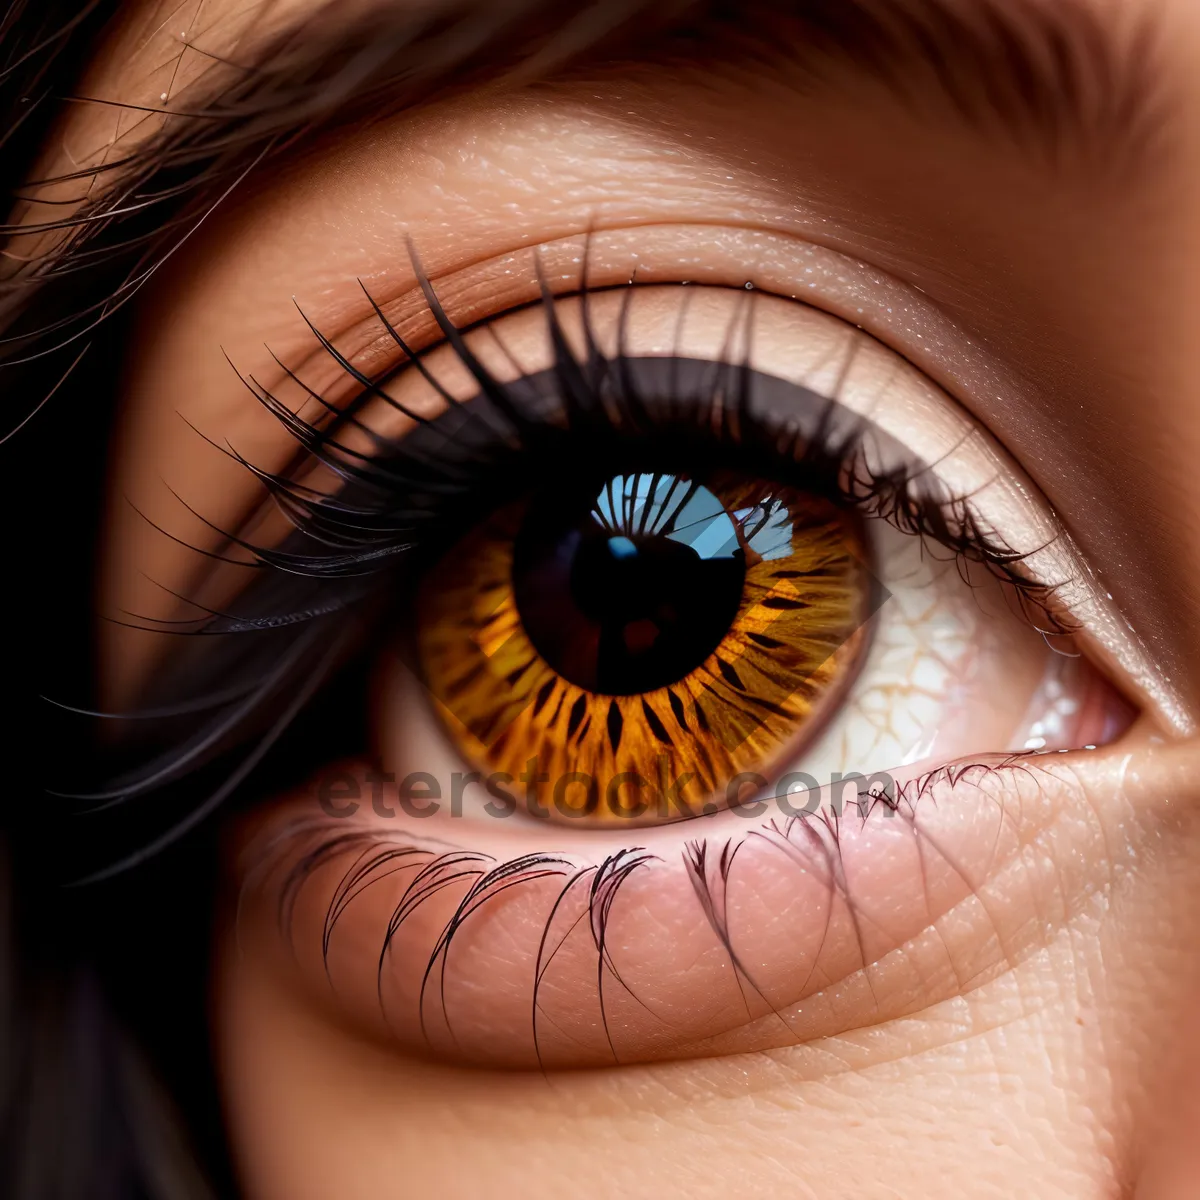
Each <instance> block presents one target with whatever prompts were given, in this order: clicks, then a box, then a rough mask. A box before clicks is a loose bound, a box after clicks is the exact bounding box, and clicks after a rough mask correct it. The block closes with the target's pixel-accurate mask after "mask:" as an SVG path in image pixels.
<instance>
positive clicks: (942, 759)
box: [378, 455, 1132, 828]
mask: <svg viewBox="0 0 1200 1200" xmlns="http://www.w3.org/2000/svg"><path fill="white" fill-rule="evenodd" d="M560 467H561V464H560ZM781 477H782V473H781V474H780V475H778V476H776V477H770V476H767V475H766V474H763V475H759V474H755V473H752V472H749V471H741V470H735V469H729V468H712V467H705V468H703V469H691V470H689V469H686V468H685V467H684V466H682V465H681V464H680V463H678V462H676V463H669V462H668V461H667V456H666V455H664V456H663V462H662V465H661V468H655V466H654V465H652V464H647V463H645V462H641V463H639V464H638V466H637V467H636V468H629V469H624V470H608V469H591V468H586V467H585V468H580V469H578V470H562V469H558V470H555V471H553V472H552V473H550V474H549V478H550V479H552V482H546V483H544V484H542V485H541V486H534V487H532V488H530V489H529V490H528V491H527V492H526V493H525V494H523V495H520V496H519V497H518V498H517V499H515V500H510V501H507V502H504V503H501V504H500V505H499V506H497V507H494V508H491V509H489V508H488V507H487V505H486V504H481V512H480V515H479V518H478V520H476V521H475V522H474V524H472V525H471V526H470V528H468V530H467V532H466V533H465V534H463V535H462V536H461V537H460V538H459V539H458V540H457V541H456V543H455V544H454V545H453V546H452V547H451V548H450V549H448V550H447V551H446V552H445V553H443V554H442V555H441V556H440V557H439V558H438V560H437V561H436V563H435V564H434V565H433V566H432V567H431V568H430V569H429V570H427V571H426V572H425V574H424V577H423V578H422V580H421V581H420V583H419V586H418V587H417V589H416V599H415V604H414V607H413V616H414V622H415V638H414V644H415V646H416V658H417V671H416V677H417V678H419V680H420V682H421V683H422V684H423V685H424V689H425V693H426V696H427V697H428V698H429V699H430V700H431V701H432V703H431V704H429V705H428V706H427V707H428V708H429V709H430V710H431V711H433V712H436V713H437V714H438V715H439V716H440V718H441V726H442V730H443V735H444V742H445V743H446V744H447V747H448V749H447V758H446V760H439V762H441V765H442V766H443V767H445V766H447V765H448V763H449V764H454V765H461V764H462V763H463V762H464V760H465V764H466V765H468V766H469V767H470V768H472V769H473V770H476V771H478V772H479V774H480V778H481V779H484V778H486V788H487V791H488V792H489V793H490V794H491V800H490V805H491V806H490V807H489V812H493V813H494V812H497V811H499V812H503V813H504V814H505V815H509V814H511V813H512V812H518V813H521V814H523V815H533V816H538V817H547V818H550V819H551V820H555V821H562V822H572V823H575V824H577V825H579V826H580V827H608V828H616V827H618V825H619V824H620V823H627V824H629V823H632V824H634V825H638V824H652V823H663V822H671V821H675V820H679V819H683V818H688V817H694V816H698V815H705V814H710V813H716V812H717V811H720V810H725V809H732V810H735V811H741V810H743V809H744V808H746V807H747V806H753V808H754V811H755V812H761V811H762V807H761V806H762V803H763V800H764V798H765V797H770V796H774V797H775V798H776V799H779V798H780V797H781V796H783V797H784V798H785V799H786V800H787V801H788V804H789V806H790V807H789V812H791V811H792V809H793V808H794V806H795V793H796V791H808V792H810V793H813V794H815V793H816V792H817V790H818V789H821V788H824V787H825V786H826V785H828V784H830V783H832V782H835V781H836V780H838V779H842V778H846V777H853V775H854V774H858V775H860V776H862V777H865V778H867V779H871V778H878V777H879V776H880V774H881V773H882V774H885V775H886V774H888V773H895V772H898V771H901V770H903V771H908V772H916V771H917V770H918V769H919V768H921V767H922V766H929V767H932V766H935V765H941V764H944V763H946V762H949V761H953V760H956V759H960V758H962V757H964V756H968V755H976V754H978V755H987V754H1008V753H1013V752H1018V753H1020V752H1039V751H1055V750H1062V749H1068V748H1075V747H1084V746H1098V745H1101V744H1103V743H1105V742H1107V741H1111V740H1113V739H1114V738H1115V737H1117V736H1118V735H1119V734H1120V733H1121V732H1122V731H1123V730H1124V729H1125V728H1126V727H1127V726H1128V725H1129V723H1130V721H1131V719H1132V712H1131V710H1130V708H1129V706H1128V704H1127V703H1126V702H1125V701H1124V700H1122V699H1121V697H1120V696H1119V695H1118V693H1117V692H1116V690H1115V689H1114V688H1112V687H1111V685H1109V684H1108V683H1107V681H1106V680H1105V679H1104V677H1103V676H1101V675H1100V674H1099V672H1097V671H1096V670H1095V669H1094V668H1093V667H1092V666H1091V665H1090V664H1089V662H1088V661H1087V660H1086V659H1085V658H1082V657H1080V656H1078V655H1075V654H1070V653H1064V652H1062V647H1061V646H1060V645H1056V644H1055V640H1054V639H1052V638H1048V637H1046V636H1044V634H1043V632H1042V631H1041V630H1040V629H1039V628H1038V623H1037V621H1036V620H1033V619H1031V616H1030V614H1029V612H1028V611H1027V609H1026V606H1023V605H1021V604H1019V603H1018V604H1014V603H1012V601H1011V597H1010V596H1009V595H1007V594H1006V589H1005V586H1004V585H1003V584H1002V583H1001V582H999V580H998V579H997V578H996V577H995V576H994V575H992V574H988V576H987V579H986V580H983V581H981V580H980V579H978V578H974V577H972V576H971V575H970V574H969V573H968V572H964V571H963V570H961V569H958V565H957V564H955V563H954V562H952V561H947V560H945V559H943V558H940V557H938V556H931V555H929V554H928V553H927V552H926V547H925V546H924V544H923V542H922V539H920V538H919V537H916V536H913V535H912V534H910V533H906V532H902V531H901V530H899V529H897V528H896V527H895V526H894V525H891V524H889V523H888V522H886V521H884V520H882V519H879V518H871V517H865V516H863V515H862V513H861V512H860V511H858V510H856V509H855V508H854V507H853V506H852V505H851V504H849V503H848V502H847V501H846V500H845V499H844V498H840V497H834V496H831V495H829V494H826V493H825V492H822V491H818V490H815V489H814V490H806V488H805V487H804V486H802V483H803V481H802V480H801V481H799V482H797V483H789V484H784V483H781V482H779V478H781ZM989 588H991V589H992V590H991V592H989V591H988V589H989ZM400 711H401V710H399V709H397V708H394V707H390V708H388V710H387V715H386V716H385V718H384V721H385V724H386V725H387V727H386V728H384V729H381V730H379V731H378V741H379V742H380V744H381V745H382V746H383V747H384V757H385V758H387V759H388V760H389V761H388V764H387V765H388V768H389V770H390V771H394V772H396V773H398V774H402V775H409V774H411V773H412V772H417V771H419V772H425V773H427V774H433V775H435V776H436V775H438V774H439V772H438V771H437V770H436V769H431V768H432V767H433V766H435V764H434V763H433V762H432V761H431V759H430V758H429V757H428V756H429V755H430V754H431V753H433V751H431V749H430V746H431V742H430V739H429V738H428V736H426V734H425V733H422V732H421V731H420V729H419V723H418V722H414V721H412V720H411V719H409V718H408V717H407V716H405V717H400V716H398V713H399V712H400ZM403 711H404V713H406V714H407V713H410V712H411V705H407V706H406V707H405V708H404V710H403ZM439 753H441V751H439ZM423 756H424V757H423ZM485 799H487V797H485ZM497 803H498V807H497ZM466 815H471V814H470V812H468V813H467V814H466Z"/></svg>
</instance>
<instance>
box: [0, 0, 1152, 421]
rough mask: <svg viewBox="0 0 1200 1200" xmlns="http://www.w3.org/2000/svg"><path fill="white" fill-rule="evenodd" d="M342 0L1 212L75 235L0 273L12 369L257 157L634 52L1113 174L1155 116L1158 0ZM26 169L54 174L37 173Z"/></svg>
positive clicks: (185, 226)
mask: <svg viewBox="0 0 1200 1200" xmlns="http://www.w3.org/2000/svg"><path fill="white" fill-rule="evenodd" d="M340 7H341V6H340V5H339V4H338V3H336V2H331V3H325V4H323V5H321V6H319V7H318V9H317V10H316V11H314V12H311V13H306V14H304V16H303V17H301V18H298V19H297V20H296V21H295V23H294V24H293V25H292V26H291V27H290V28H286V29H284V30H282V31H281V32H279V33H278V34H276V35H275V36H274V37H273V39H272V40H271V41H270V42H269V43H268V44H267V45H265V46H262V47H259V48H258V49H256V50H254V51H253V52H251V51H250V49H249V48H247V50H246V53H247V54H251V59H250V61H249V63H248V64H247V65H241V66H238V65H236V64H233V63H231V62H229V61H228V60H220V61H215V62H214V64H213V72H212V74H213V81H212V82H211V84H209V85H208V88H207V92H208V94H205V84H206V80H204V79H202V80H201V81H200V84H199V85H193V88H192V89H191V90H190V91H189V92H188V93H187V94H186V96H185V97H184V98H181V99H182V100H183V101H185V103H181V104H180V105H179V106H178V107H176V106H172V107H171V108H169V109H163V110H147V111H148V113H149V112H151V111H156V112H165V113H167V114H168V116H167V120H166V123H165V126H164V128H163V130H162V131H161V133H160V134H158V135H156V136H154V137H151V138H149V139H145V144H137V145H135V146H134V147H133V148H132V149H131V150H129V151H128V152H127V153H126V154H125V155H124V156H122V155H120V154H114V155H111V156H110V157H109V160H108V161H107V162H106V163H105V164H104V166H103V168H102V169H101V170H102V171H103V175H104V178H105V179H106V180H107V186H105V187H101V188H97V189H95V191H94V195H95V200H94V201H92V202H90V203H89V204H88V205H86V206H85V207H84V208H82V209H80V210H79V211H77V212H72V213H68V214H67V215H66V216H64V217H63V218H62V219H61V220H59V221H50V222H47V223H46V224H45V225H44V226H36V225H32V226H31V225H29V224H25V225H19V224H10V225H8V226H5V227H0V233H4V234H8V235H10V236H16V235H22V234H23V235H28V234H29V233H31V232H34V231H36V230H38V229H39V228H43V229H47V230H49V229H55V228H57V229H62V230H65V231H66V232H67V233H68V234H69V236H68V237H66V238H65V239H64V247H63V248H61V249H56V250H55V251H54V252H53V253H51V254H49V255H47V257H46V259H45V260H44V261H42V262H39V263H35V264H34V265H33V266H32V267H31V268H29V269H27V270H25V271H23V272H21V273H19V274H18V275H16V276H15V277H13V278H10V279H8V280H6V281H4V283H3V285H2V286H3V292H2V293H0V365H2V366H5V367H6V368H9V369H8V371H7V373H6V375H5V377H4V378H5V379H6V382H11V381H12V379H13V374H12V371H11V367H12V365H13V364H14V363H17V362H25V361H27V360H28V357H29V356H30V355H34V356H37V357H39V358H40V357H42V356H45V355H47V354H51V355H53V354H55V353H58V352H60V351H62V352H66V353H68V354H69V353H72V352H77V351H78V345H79V343H80V341H81V340H83V339H86V338H87V337H89V336H90V335H91V333H92V331H93V330H94V329H95V328H96V327H97V325H98V324H100V323H102V322H104V321H106V320H107V318H108V317H109V315H111V313H112V312H114V311H116V310H118V309H119V308H120V307H121V306H122V305H123V304H124V303H125V302H126V301H127V300H128V299H129V298H131V297H132V295H134V294H135V293H136V291H137V290H138V288H139V287H140V285H141V283H142V282H144V281H145V279H147V278H149V276H150V275H151V274H152V273H153V270H154V269H156V267H157V266H158V265H159V264H161V262H162V261H164V260H165V258H166V257H168V256H169V255H170V254H171V253H172V252H173V250H174V249H175V248H177V247H178V245H179V244H181V242H182V241H184V240H186V238H187V237H188V236H189V234H190V233H191V232H192V231H194V229H195V228H196V227H197V226H198V225H199V224H200V223H201V222H202V221H203V220H204V219H205V218H206V217H207V216H208V214H209V213H211V211H212V210H213V209H214V208H215V207H217V206H218V205H219V204H220V203H222V202H223V201H224V199H225V198H226V197H228V196H229V195H230V194H232V193H234V192H235V191H236V190H237V189H238V188H239V187H240V186H242V184H243V183H244V182H245V181H247V179H249V178H250V177H253V176H254V175H255V174H256V172H261V168H262V167H263V166H264V165H265V164H267V163H268V162H270V161H272V160H277V159H280V158H281V157H282V156H284V155H285V154H298V153H302V152H303V151H304V149H305V147H306V146H308V147H311V146H312V145H313V144H314V142H315V137H316V136H318V135H322V134H328V133H329V132H331V131H333V130H335V129H337V128H339V127H344V126H346V125H348V124H353V123H355V122H362V121H378V120H380V119H382V118H384V117H387V116H389V115H393V114H396V113H399V112H403V111H406V110H413V109H415V108H417V107H425V106H428V105H430V104H432V103H434V102H436V101H437V100H440V99H445V98H448V97H449V96H452V95H456V94H462V93H464V92H470V91H478V90H483V89H488V88H500V87H505V86H507V87H515V86H520V85H522V84H544V83H554V82H558V81H563V80H568V79H570V78H572V77H573V76H574V77H580V76H582V75H583V74H587V75H588V77H589V78H595V77H596V73H599V74H600V75H603V74H605V73H616V72H620V71H622V70H638V69H644V68H646V69H656V70H658V69H667V70H676V71H680V72H687V71H696V70H699V71H713V70H718V69H719V70H722V71H725V72H730V71H736V70H738V69H743V70H745V69H747V68H749V69H750V70H757V69H759V68H761V69H763V70H769V71H772V72H774V73H775V74H776V75H779V76H780V77H782V78H784V79H785V80H786V81H788V82H789V83H790V84H791V85H792V86H793V87H795V88H796V89H797V91H800V92H804V91H811V90H815V89H819V88H826V89H828V88H842V89H846V88H849V89H851V90H852V91H863V92H865V91H866V90H868V89H870V88H872V87H874V88H883V89H886V92H887V94H888V95H889V96H891V97H893V98H894V99H895V101H896V102H898V103H899V104H902V105H906V106H908V107H909V108H910V109H911V110H913V111H914V112H915V113H917V114H918V115H920V116H921V117H922V118H923V119H926V120H930V119H932V120H940V121H943V122H944V121H946V120H951V121H954V120H957V121H960V122H963V123H965V124H966V125H968V126H969V127H971V128H972V129H974V130H975V131H976V132H977V133H979V135H980V136H983V137H989V138H996V137H1000V138H1007V139H1008V140H1009V141H1010V142H1011V143H1012V144H1014V145H1016V146H1018V147H1020V148H1022V149H1024V150H1026V151H1030V152H1032V153H1034V154H1035V155H1036V156H1038V157H1040V158H1041V160H1042V162H1043V164H1044V165H1046V166H1048V167H1051V168H1053V169H1061V168H1064V167H1070V168H1072V169H1083V170H1086V171H1088V172H1090V173H1092V174H1093V175H1094V176H1095V177H1096V178H1100V179H1104V180H1105V181H1110V180H1111V179H1112V178H1114V177H1115V178H1125V179H1136V178H1138V177H1139V176H1140V174H1141V173H1142V172H1141V171H1140V169H1139V168H1140V167H1142V166H1143V165H1144V161H1145V158H1146V156H1147V155H1149V154H1150V153H1152V152H1153V151H1154V150H1155V148H1156V147H1159V146H1160V145H1161V141H1162V135H1163V133H1164V131H1165V129H1166V127H1167V121H1166V116H1165V112H1166V108H1165V105H1164V103H1163V98H1162V95H1161V91H1160V89H1161V87H1162V84H1161V80H1162V79H1163V78H1164V77H1165V74H1166V73H1165V72H1164V71H1162V70H1159V69H1157V59H1158V55H1157V49H1158V44H1159V43H1158V33H1159V31H1158V30H1157V28H1156V27H1155V23H1154V21H1153V19H1152V17H1151V15H1150V13H1149V9H1147V10H1146V12H1144V13H1143V14H1142V15H1141V17H1139V18H1137V19H1133V20H1129V19H1123V20H1122V22H1120V26H1121V28H1120V30H1119V31H1118V30H1117V29H1115V28H1113V27H1110V22H1107V21H1106V20H1105V19H1104V18H1103V17H1102V16H1101V15H1100V13H1099V12H1098V11H1097V10H1096V9H1095V8H1094V7H1092V5H1091V4H1090V3H1089V2H1088V0H1056V2H1054V3H1047V2H1046V0H744V2H741V3H739V2H738V0H591V3H585V4H582V5H579V4H575V3H564V2H563V0H429V2H428V3H425V4H422V5H419V6H417V7H416V8H411V7H409V6H407V5H397V4H396V3H395V2H394V0H370V2H369V3H368V4H367V7H366V8H365V9H360V10H359V12H358V13H357V14H356V15H355V17H354V18H353V19H347V18H346V16H345V15H344V13H342V12H339V8H340ZM200 52H202V51H200V49H199V48H198V47H196V46H195V45H194V44H188V45H186V46H184V47H182V48H181V50H180V53H181V54H182V53H200ZM37 67H38V64H37V62H36V60H35V61H33V62H32V63H31V70H35V69H37ZM8 82H10V83H11V80H9V81H8ZM197 89H199V91H197ZM192 96H195V97H196V98H195V99H194V100H192V99H191V97H192ZM69 98H71V99H75V100H82V101H86V100H87V98H86V97H69ZM47 107H48V106H47ZM14 111H16V110H15V107H14ZM50 121H51V115H50V114H49V113H48V114H47V117H46V120H45V126H44V128H45V130H47V131H48V130H49V129H50V128H51V124H50ZM2 149H3V147H2V146H0V151H2ZM9 166H10V167H11V164H9ZM4 170H5V162H4V159H3V156H2V154H0V173H2V172H4ZM95 174H96V172H95V171H94V170H86V169H81V170H80V171H78V172H76V173H75V174H74V175H73V176H70V177H68V178H76V179H84V180H89V181H90V180H91V179H92V178H93V177H94V176H95ZM6 177H7V178H20V177H22V175H21V174H20V173H18V171H16V170H13V169H10V170H8V172H7V174H6ZM37 182H41V183H45V182H52V181H35V183H34V184H29V185H27V187H28V186H35V184H36V183H37ZM26 293H28V294H26ZM69 361H70V360H69V359H68V360H67V362H68V368H69ZM21 384H22V386H25V384H24V380H22V381H21ZM50 386H57V385H56V384H55V383H54V380H53V379H50V380H48V382H47V383H46V386H45V387H44V388H43V389H42V390H43V392H44V391H46V390H48V388H49V387H50ZM36 390H37V389H36V387H35V388H34V391H36ZM10 394H11V391H10ZM5 432H6V430H5V429H3V428H0V437H2V436H3V435H4V433H5Z"/></svg>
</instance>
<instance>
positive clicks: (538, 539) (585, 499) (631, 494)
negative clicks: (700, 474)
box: [513, 473, 791, 695]
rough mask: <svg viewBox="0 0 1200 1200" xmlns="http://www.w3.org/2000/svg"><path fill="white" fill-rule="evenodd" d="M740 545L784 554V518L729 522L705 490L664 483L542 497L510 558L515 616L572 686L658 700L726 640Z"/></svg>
mask: <svg viewBox="0 0 1200 1200" xmlns="http://www.w3.org/2000/svg"><path fill="white" fill-rule="evenodd" d="M750 534H754V537H753V540H750V537H749V535H750ZM743 543H745V544H746V545H747V546H748V547H749V550H750V553H751V555H753V556H754V557H755V558H756V559H758V558H770V557H774V554H773V553H772V551H773V550H775V551H776V552H779V551H783V552H784V553H786V552H788V551H789V550H790V545H791V521H790V519H789V518H788V515H787V511H786V509H781V510H778V511H777V510H776V509H775V508H773V507H769V508H766V509H764V508H760V509H757V510H751V512H748V513H741V512H738V513H732V514H731V513H729V512H728V511H726V509H725V507H724V505H723V504H722V503H721V501H720V500H718V499H717V497H716V496H715V495H714V494H713V493H712V492H711V491H710V490H709V489H708V488H706V487H704V486H703V485H701V484H699V483H697V482H695V481H694V480H689V479H686V478H685V477H683V476H679V475H667V474H659V473H653V474H650V473H645V474H637V475H616V476H614V477H612V478H611V479H609V480H608V481H607V482H606V483H605V484H604V485H603V486H602V487H600V488H599V489H596V488H595V487H592V488H590V489H587V490H586V491H580V492H577V493H574V494H571V495H565V496H564V495H563V494H562V493H561V492H558V493H550V494H546V495H543V496H541V497H540V498H538V499H536V500H535V501H534V502H533V504H532V505H531V507H530V510H529V512H528V514H527V515H526V518H525V521H524V524H523V526H522V529H521V533H520V535H519V536H518V538H517V541H516V545H515V547H514V559H513V592H514V596H515V599H516V603H517V609H518V611H519V612H520V615H521V621H522V624H523V625H524V626H525V629H526V632H527V633H528V635H529V639H530V641H531V642H532V643H533V645H534V646H535V647H536V649H537V651H538V653H539V654H541V655H542V657H543V658H545V659H546V661H547V662H548V663H549V664H550V666H552V667H553V668H554V670H556V671H557V672H558V673H559V674H560V675H562V676H563V677H564V678H566V679H568V680H569V681H570V682H572V683H574V684H577V685H578V686H579V687H582V688H586V689H588V690H589V691H592V692H601V693H607V694H613V695H632V694H636V693H638V692H646V691H652V690H653V689H655V688H659V687H664V686H666V685H667V684H671V683H674V682H676V681H677V680H679V679H682V678H683V677H684V676H685V675H687V674H688V673H689V672H691V671H693V670H694V669H695V668H696V667H698V666H699V665H700V664H701V663H702V662H703V661H704V660H705V659H706V658H707V657H708V656H709V655H710V654H712V652H713V651H714V650H715V649H716V648H717V646H718V645H720V643H721V640H722V638H724V636H725V635H726V633H728V631H729V628H730V626H731V625H732V623H733V621H734V619H735V618H736V616H737V613H738V609H739V606H740V604H741V600H742V588H743V584H744V581H745V573H746V565H747V563H746V552H745V549H744V548H743ZM785 548H786V549H785Z"/></svg>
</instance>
